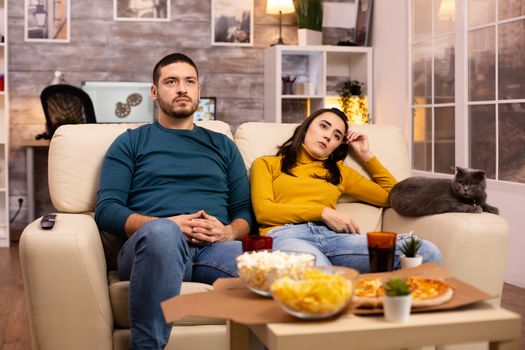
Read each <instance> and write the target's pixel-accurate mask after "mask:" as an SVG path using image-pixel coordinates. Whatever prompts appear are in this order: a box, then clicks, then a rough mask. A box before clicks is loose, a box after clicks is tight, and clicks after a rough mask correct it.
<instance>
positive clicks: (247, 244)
mask: <svg viewBox="0 0 525 350" xmlns="http://www.w3.org/2000/svg"><path fill="white" fill-rule="evenodd" d="M254 250H272V237H269V236H244V237H243V238H242V251H243V252H251V251H254Z"/></svg>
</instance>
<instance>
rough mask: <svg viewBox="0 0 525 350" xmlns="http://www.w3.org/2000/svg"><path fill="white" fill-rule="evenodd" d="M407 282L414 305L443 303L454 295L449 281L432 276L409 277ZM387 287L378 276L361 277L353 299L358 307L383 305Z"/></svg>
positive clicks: (357, 282)
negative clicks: (384, 286)
mask: <svg viewBox="0 0 525 350" xmlns="http://www.w3.org/2000/svg"><path fill="white" fill-rule="evenodd" d="M406 280H407V283H408V285H409V286H410V289H411V290H412V307H425V306H435V305H441V304H443V303H446V302H447V301H449V300H450V299H451V298H452V296H453V295H454V289H453V287H452V286H451V285H449V284H448V283H446V282H444V281H442V280H438V279H432V278H423V277H408V278H407V279H406ZM384 294H385V289H384V288H383V282H382V280H381V279H380V278H377V277H361V278H358V279H357V281H356V283H355V290H354V297H353V301H354V303H356V304H357V305H358V307H371V308H376V307H381V305H382V301H383V295H384Z"/></svg>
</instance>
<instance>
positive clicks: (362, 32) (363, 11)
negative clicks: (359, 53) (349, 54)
mask: <svg viewBox="0 0 525 350" xmlns="http://www.w3.org/2000/svg"><path fill="white" fill-rule="evenodd" d="M373 4H374V0H359V2H358V4H357V14H356V23H355V37H354V44H355V45H357V46H369V45H370V44H371V43H372V42H371V40H370V38H371V34H372V9H373Z"/></svg>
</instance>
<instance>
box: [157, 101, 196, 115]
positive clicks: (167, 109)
mask: <svg viewBox="0 0 525 350" xmlns="http://www.w3.org/2000/svg"><path fill="white" fill-rule="evenodd" d="M178 97H181V96H177V97H175V98H178ZM185 97H186V98H188V99H190V101H191V102H190V103H191V105H190V106H189V107H185V108H183V109H182V108H181V109H178V110H174V109H173V107H172V104H171V103H169V102H168V101H166V100H164V99H162V98H161V97H160V96H157V101H158V102H159V108H160V109H161V110H162V112H164V114H166V115H168V116H170V117H172V118H177V119H184V118H187V117H189V116H191V115H193V113H195V111H196V110H197V108H198V107H199V101H198V100H197V101H193V100H192V99H191V98H190V97H189V96H185Z"/></svg>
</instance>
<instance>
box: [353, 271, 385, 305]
mask: <svg viewBox="0 0 525 350" xmlns="http://www.w3.org/2000/svg"><path fill="white" fill-rule="evenodd" d="M382 284H383V282H382V281H381V280H380V279H379V278H375V277H359V278H358V279H357V280H356V282H355V288H354V296H353V300H352V302H353V303H354V304H356V305H357V307H370V308H375V307H380V306H381V304H382V297H383V294H384V293H385V290H384V289H383V287H382Z"/></svg>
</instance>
